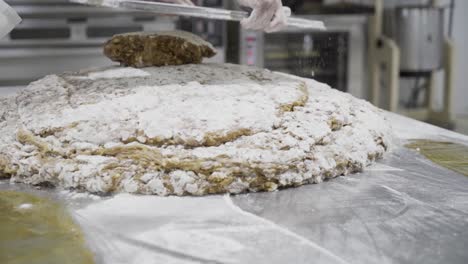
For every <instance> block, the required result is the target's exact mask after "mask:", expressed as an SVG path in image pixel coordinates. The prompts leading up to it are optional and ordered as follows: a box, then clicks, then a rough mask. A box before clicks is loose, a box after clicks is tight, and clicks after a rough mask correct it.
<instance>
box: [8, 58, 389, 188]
mask: <svg viewBox="0 0 468 264" xmlns="http://www.w3.org/2000/svg"><path fill="white" fill-rule="evenodd" d="M133 70H135V69H129V68H105V69H102V70H98V69H97V70H91V71H87V72H81V73H75V74H63V75H58V76H57V75H51V76H47V77H45V78H43V79H41V80H39V81H37V82H34V83H32V84H31V85H30V86H29V87H28V88H27V89H26V90H24V91H22V92H21V93H20V94H19V95H17V97H16V100H15V101H16V102H18V105H15V104H10V105H7V109H6V110H5V109H2V111H3V112H5V113H8V115H7V118H4V119H5V121H3V122H2V123H1V126H0V128H2V127H3V130H2V131H4V132H5V136H2V140H1V141H0V142H5V143H4V145H3V147H2V154H1V155H0V172H2V171H3V173H4V174H8V175H9V176H11V181H13V182H25V183H30V184H52V185H61V186H63V187H65V188H73V189H79V190H87V191H89V192H93V193H108V192H130V193H142V194H157V195H169V194H176V195H187V194H191V195H203V194H207V193H223V192H230V193H240V192H245V191H262V190H267V191H272V190H276V189H277V188H279V187H287V186H298V185H301V184H306V183H319V182H321V181H323V180H324V179H326V178H332V177H336V176H339V175H345V174H348V173H350V172H357V171H360V170H362V169H363V168H364V167H365V166H367V165H369V164H370V163H372V162H373V161H374V160H375V159H377V158H379V157H381V156H382V155H383V153H384V152H385V150H386V149H387V147H388V145H389V137H390V127H389V125H388V123H387V121H386V120H385V119H384V118H383V117H382V114H381V111H380V110H378V109H377V108H375V107H373V106H372V105H370V104H369V103H367V102H365V101H362V100H358V99H356V98H353V97H352V96H351V95H348V94H344V93H341V92H338V91H336V90H333V89H331V88H330V87H328V86H327V85H325V84H322V83H318V82H316V81H314V80H310V79H302V78H297V77H293V76H288V75H284V74H276V73H272V72H269V71H266V70H259V69H255V68H249V67H244V66H236V65H229V64H221V65H219V64H202V65H196V66H195V65H184V66H174V67H161V68H145V70H144V71H143V72H144V73H145V74H143V73H140V72H138V71H142V70H136V71H133ZM125 72H126V73H125ZM119 74H122V75H125V74H126V75H125V76H126V78H112V76H117V75H119ZM15 107H16V108H15ZM16 120H19V123H18V122H17V121H16ZM15 131H16V132H15ZM6 138H10V141H9V140H7V139H6ZM12 138H15V140H14V141H15V142H14V143H13V144H12V143H11V139H12Z"/></svg>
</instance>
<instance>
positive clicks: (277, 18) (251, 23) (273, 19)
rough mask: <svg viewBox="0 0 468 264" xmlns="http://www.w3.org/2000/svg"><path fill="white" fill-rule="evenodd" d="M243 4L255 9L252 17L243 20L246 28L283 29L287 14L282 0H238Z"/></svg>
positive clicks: (242, 22)
mask: <svg viewBox="0 0 468 264" xmlns="http://www.w3.org/2000/svg"><path fill="white" fill-rule="evenodd" d="M237 2H239V4H240V5H241V6H245V7H250V8H252V9H253V11H252V13H251V14H250V17H248V18H246V19H244V20H242V21H241V24H242V26H243V27H244V28H246V29H253V30H265V31H266V32H274V31H278V30H281V29H283V28H284V27H285V26H286V23H287V16H286V14H285V13H284V10H283V4H282V3H281V0H237Z"/></svg>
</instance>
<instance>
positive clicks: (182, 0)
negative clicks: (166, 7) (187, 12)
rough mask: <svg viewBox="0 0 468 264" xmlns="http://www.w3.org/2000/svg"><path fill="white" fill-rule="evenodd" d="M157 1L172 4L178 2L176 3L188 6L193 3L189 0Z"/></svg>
mask: <svg viewBox="0 0 468 264" xmlns="http://www.w3.org/2000/svg"><path fill="white" fill-rule="evenodd" d="M158 2H166V3H173V4H178V5H190V6H193V5H194V4H193V2H192V1H191V0H159V1H158Z"/></svg>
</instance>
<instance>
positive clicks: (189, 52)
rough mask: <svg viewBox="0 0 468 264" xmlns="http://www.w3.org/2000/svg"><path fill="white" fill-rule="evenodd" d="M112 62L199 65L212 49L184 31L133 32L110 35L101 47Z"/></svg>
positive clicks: (211, 53) (134, 64) (127, 64)
mask: <svg viewBox="0 0 468 264" xmlns="http://www.w3.org/2000/svg"><path fill="white" fill-rule="evenodd" d="M104 54H105V55H106V56H107V57H108V58H110V59H111V60H113V61H117V62H120V63H121V64H123V65H125V66H132V67H135V68H142V67H150V66H168V65H182V64H191V63H201V62H202V60H203V58H210V57H213V56H214V55H216V50H215V48H214V47H213V46H212V45H211V44H210V43H208V42H206V41H204V40H203V39H201V38H200V37H198V36H196V35H194V34H192V33H189V32H185V31H166V32H158V33H148V32H133V33H126V34H120V35H115V36H113V37H112V38H111V39H110V40H109V41H108V42H107V43H106V45H105V46H104Z"/></svg>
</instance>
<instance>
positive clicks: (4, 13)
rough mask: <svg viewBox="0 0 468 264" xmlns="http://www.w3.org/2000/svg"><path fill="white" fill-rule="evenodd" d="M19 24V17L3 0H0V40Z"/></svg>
mask: <svg viewBox="0 0 468 264" xmlns="http://www.w3.org/2000/svg"><path fill="white" fill-rule="evenodd" d="M20 22H21V18H20V16H19V15H18V14H17V13H16V11H15V10H14V9H13V8H11V7H10V6H9V5H7V3H5V2H4V1H3V0H0V39H1V38H3V37H4V36H5V35H6V34H8V33H9V32H10V31H11V30H12V29H13V28H14V27H15V26H16V25H18V24H19V23H20Z"/></svg>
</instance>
